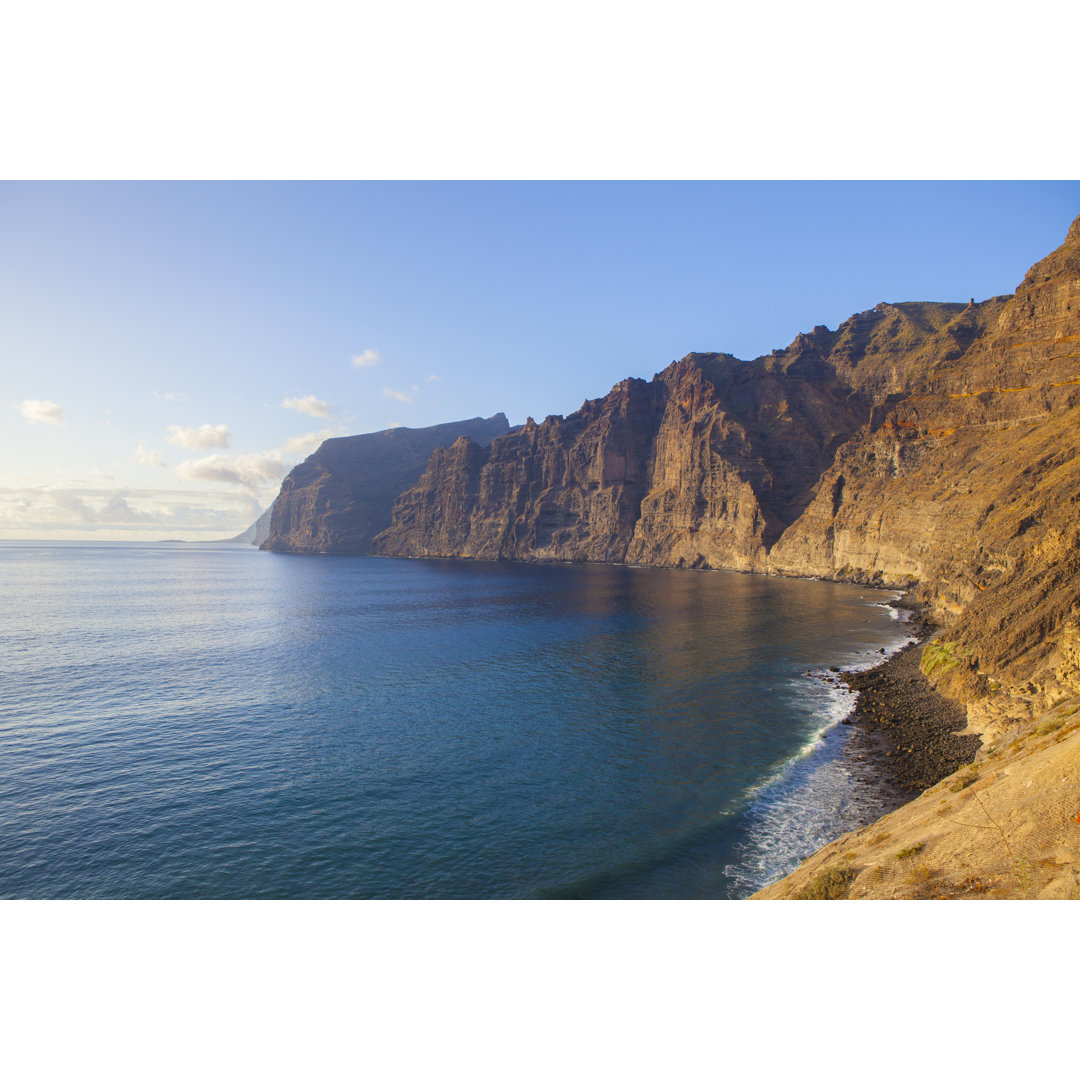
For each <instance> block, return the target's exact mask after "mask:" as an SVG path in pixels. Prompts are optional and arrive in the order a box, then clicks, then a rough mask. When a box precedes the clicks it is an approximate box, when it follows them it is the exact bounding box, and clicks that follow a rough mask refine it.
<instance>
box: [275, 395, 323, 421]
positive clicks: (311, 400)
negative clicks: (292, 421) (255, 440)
mask: <svg viewBox="0 0 1080 1080" xmlns="http://www.w3.org/2000/svg"><path fill="white" fill-rule="evenodd" d="M279 408H282V409H295V410H296V411H297V412H301V413H307V415H308V416H325V415H326V414H327V413H328V412H329V411H330V403H329V402H327V401H320V400H319V399H318V398H317V397H316V396H315V395H314V394H308V396H307V397H291V398H285V399H284V401H282V403H281V405H280V406H279Z"/></svg>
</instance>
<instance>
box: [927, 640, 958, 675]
mask: <svg viewBox="0 0 1080 1080" xmlns="http://www.w3.org/2000/svg"><path fill="white" fill-rule="evenodd" d="M965 659H966V657H965V656H964V653H963V652H962V651H961V649H960V645H959V643H958V642H956V641H938V640H937V638H935V639H934V640H933V641H931V642H930V644H929V645H927V646H926V648H925V649H923V653H922V660H921V661H920V662H919V667H920V668H921V670H922V673H923V674H924V675H925V676H926V677H927V678H928V679H929V678H932V677H933V676H934V675H944V674H945V672H946V671H951V670H952V669H953V668H955V667H959V666H960V664H961V663H963V661H964V660H965Z"/></svg>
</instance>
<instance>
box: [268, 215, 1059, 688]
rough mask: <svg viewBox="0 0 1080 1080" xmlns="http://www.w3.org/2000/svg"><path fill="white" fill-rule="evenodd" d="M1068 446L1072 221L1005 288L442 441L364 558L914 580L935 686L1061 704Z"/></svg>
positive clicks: (865, 318) (690, 369) (905, 307)
mask: <svg viewBox="0 0 1080 1080" xmlns="http://www.w3.org/2000/svg"><path fill="white" fill-rule="evenodd" d="M1078 450H1080V219H1078V220H1077V222H1074V223H1073V225H1072V227H1071V228H1070V230H1069V232H1068V236H1067V238H1066V241H1065V243H1064V244H1063V245H1062V247H1060V248H1059V249H1058V250H1057V251H1055V252H1054V253H1053V254H1051V255H1050V256H1048V257H1047V258H1046V259H1044V260H1042V261H1041V262H1040V263H1038V264H1037V265H1036V266H1034V267H1033V268H1032V269H1031V270H1030V271H1029V272H1028V274H1027V276H1026V277H1025V278H1024V279H1023V281H1022V282H1021V283H1020V285H1019V287H1018V289H1017V291H1016V294H1015V295H1014V296H1011V297H1009V296H999V297H994V298H992V299H990V300H987V301H984V302H983V303H979V304H975V303H971V304H963V303H956V304H944V303H897V304H888V303H882V304H879V305H877V307H875V308H874V309H872V310H871V311H865V312H861V313H859V314H857V315H853V316H852V317H851V318H850V319H848V320H847V321H846V322H844V323H843V324H841V326H840V327H839V328H838V329H836V330H828V329H827V328H825V327H822V326H819V327H815V328H814V329H813V331H811V332H810V333H808V334H801V335H799V337H798V338H796V340H795V341H794V342H793V343H792V344H791V345H790V346H788V348H786V349H784V350H780V351H776V352H773V353H772V354H771V355H770V356H766V357H759V358H758V359H757V360H754V361H752V362H750V363H742V362H740V361H738V360H736V359H735V358H733V357H731V356H727V355H722V354H691V355H689V356H687V357H685V358H684V359H682V360H680V361H678V362H677V363H675V364H672V365H671V366H670V367H668V368H667V369H666V370H664V371H663V372H661V373H660V374H658V375H656V376H655V377H654V378H653V379H652V381H651V382H648V383H646V382H644V381H642V380H638V379H628V380H626V381H624V382H622V383H619V384H618V385H617V386H615V387H614V388H613V389H612V390H611V392H610V393H609V394H608V395H607V396H606V397H604V398H601V399H599V400H596V401H587V402H586V403H585V404H584V405H583V406H582V408H581V409H579V410H578V411H577V412H575V413H573V414H572V415H570V416H568V417H566V418H563V417H560V416H551V417H548V418H547V419H546V420H545V421H544V422H543V423H540V424H536V423H534V422H533V421H532V420H531V419H530V421H529V422H528V423H527V424H526V425H525V427H524V428H523V429H521V430H520V431H518V432H516V433H513V434H509V435H504V436H502V437H501V438H497V439H495V440H494V441H493V442H491V444H490V445H489V446H485V445H482V444H480V443H479V442H478V441H477V440H474V439H470V438H462V439H458V440H457V441H456V442H455V443H454V444H453V445H452V446H448V447H447V448H445V449H442V450H439V451H437V452H436V453H434V454H433V455H432V457H431V460H430V462H429V463H428V466H427V469H426V471H424V473H423V475H422V476H420V478H419V480H418V482H417V483H416V485H415V486H414V487H412V488H411V489H410V490H407V491H405V492H404V493H403V494H402V495H401V497H400V499H399V500H398V501H397V504H396V506H395V507H394V512H393V520H392V523H391V524H390V526H389V528H387V529H386V530H385V531H384V532H382V533H381V534H380V535H379V536H378V537H376V538H375V540H374V542H373V544H372V551H373V552H375V553H378V554H384V555H409V556H450V557H456V558H479V559H519V560H522V559H529V560H534V559H537V560H566V561H599V562H633V563H643V564H649V565H655V566H686V567H701V568H708V567H711V568H722V569H735V570H753V571H759V572H766V573H780V574H789V575H806V576H816V577H828V578H835V579H841V580H852V581H860V582H866V583H873V584H881V585H891V586H903V587H907V586H910V585H913V584H915V583H916V582H918V583H919V592H920V598H921V599H922V600H924V601H925V602H926V603H927V604H928V605H929V606H930V608H931V610H932V612H933V614H934V615H935V617H936V618H937V619H938V620H939V622H941V621H943V622H944V623H945V624H946V625H948V624H950V623H952V624H954V625H955V626H956V636H957V640H958V642H959V652H958V653H957V656H960V657H964V662H963V663H962V664H960V665H958V666H954V667H953V668H950V671H951V675H950V677H949V679H946V680H945V681H944V682H943V689H944V690H946V692H952V693H953V694H954V696H958V697H961V698H964V699H967V700H973V699H975V698H977V697H979V696H981V695H982V694H983V692H984V690H985V686H986V685H989V684H990V683H992V682H995V681H1003V680H1009V681H1010V682H1011V683H1013V684H1015V683H1016V681H1017V680H1018V679H1020V678H1023V679H1026V680H1029V681H1030V682H1031V685H1032V686H1033V687H1034V689H1033V690H1032V691H1031V693H1032V694H1033V695H1034V696H1035V697H1036V698H1038V699H1039V700H1038V704H1039V705H1040V706H1042V707H1045V706H1047V705H1049V704H1052V703H1053V701H1054V700H1056V699H1057V698H1059V697H1060V696H1061V694H1063V693H1065V692H1067V691H1068V690H1069V688H1070V687H1072V688H1073V692H1076V691H1080V682H1078V678H1080V677H1078V676H1077V674H1076V659H1077V655H1078V652H1080V553H1078V551H1080V549H1078V544H1080V461H1078V460H1077V452H1078ZM276 521H277V518H276V514H275V525H276ZM961 615H963V619H962V621H959V622H957V620H958V619H959V617H960V616H961ZM1070 664H1071V665H1072V667H1071V669H1070ZM1070 670H1071V674H1070ZM980 679H981V680H983V682H982V683H980V684H978V685H976V684H977V683H978V680H980ZM965 680H966V683H965Z"/></svg>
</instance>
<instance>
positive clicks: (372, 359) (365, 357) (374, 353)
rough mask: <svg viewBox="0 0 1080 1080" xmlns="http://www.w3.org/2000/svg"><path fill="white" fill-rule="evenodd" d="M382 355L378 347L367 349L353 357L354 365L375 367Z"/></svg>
mask: <svg viewBox="0 0 1080 1080" xmlns="http://www.w3.org/2000/svg"><path fill="white" fill-rule="evenodd" d="M381 359H382V357H381V356H380V355H379V350H378V349H365V350H364V351H363V352H362V353H360V354H359V355H357V356H354V357H353V358H352V366H353V367H374V366H375V365H376V364H377V363H378V362H379V361H380V360H381Z"/></svg>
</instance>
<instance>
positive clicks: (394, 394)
mask: <svg viewBox="0 0 1080 1080" xmlns="http://www.w3.org/2000/svg"><path fill="white" fill-rule="evenodd" d="M383 396H384V397H388V398H393V399H394V400H395V401H404V402H406V403H407V404H410V405H411V404H412V401H413V399H412V398H411V397H409V395H408V394H406V393H405V391H404V390H391V389H390V387H389V386H384V387H383Z"/></svg>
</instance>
